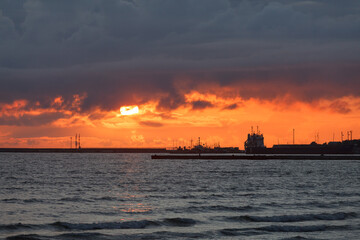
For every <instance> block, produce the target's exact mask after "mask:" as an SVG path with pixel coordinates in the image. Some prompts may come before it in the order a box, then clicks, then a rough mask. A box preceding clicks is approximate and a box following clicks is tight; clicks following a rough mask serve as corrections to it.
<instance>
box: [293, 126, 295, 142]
mask: <svg viewBox="0 0 360 240" xmlns="http://www.w3.org/2000/svg"><path fill="white" fill-rule="evenodd" d="M293 144H294V145H295V128H293Z"/></svg>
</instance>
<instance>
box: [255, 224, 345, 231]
mask: <svg viewBox="0 0 360 240" xmlns="http://www.w3.org/2000/svg"><path fill="white" fill-rule="evenodd" d="M347 229H349V226H347V225H343V226H330V225H309V226H290V225H271V226H265V227H259V228H256V230H261V231H267V232H319V231H326V230H347Z"/></svg>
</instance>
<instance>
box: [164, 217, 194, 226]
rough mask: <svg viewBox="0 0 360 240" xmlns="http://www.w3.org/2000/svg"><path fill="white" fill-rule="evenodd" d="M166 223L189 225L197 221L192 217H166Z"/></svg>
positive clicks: (169, 224)
mask: <svg viewBox="0 0 360 240" xmlns="http://www.w3.org/2000/svg"><path fill="white" fill-rule="evenodd" d="M163 223H164V225H168V226H175V227H189V226H192V225H195V224H196V221H195V220H194V219H191V218H165V219H164V221H163Z"/></svg>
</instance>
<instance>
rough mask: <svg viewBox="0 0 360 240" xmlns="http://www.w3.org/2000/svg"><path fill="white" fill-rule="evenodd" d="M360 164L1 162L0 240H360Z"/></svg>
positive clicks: (24, 157)
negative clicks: (193, 239)
mask: <svg viewBox="0 0 360 240" xmlns="http://www.w3.org/2000/svg"><path fill="white" fill-rule="evenodd" d="M359 236H360V161H310V160H307V161H294V160H289V161H286V160H283V161H279V160H264V161H250V160H249V161H246V160H229V161H225V160H209V161H207V160H151V159H150V155H149V154H76V153H73V154H60V153H54V154H48V153H40V154H36V153H19V154H14V153H9V154H7V153H2V154H0V238H1V239H107V240H112V239H191V238H198V239H220V238H224V239H232V238H235V239H239V238H241V239H359V238H360V237H359Z"/></svg>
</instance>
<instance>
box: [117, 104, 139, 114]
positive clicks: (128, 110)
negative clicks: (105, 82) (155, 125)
mask: <svg viewBox="0 0 360 240" xmlns="http://www.w3.org/2000/svg"><path fill="white" fill-rule="evenodd" d="M120 113H121V115H133V114H137V113H139V107H138V106H124V107H121V108H120Z"/></svg>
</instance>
